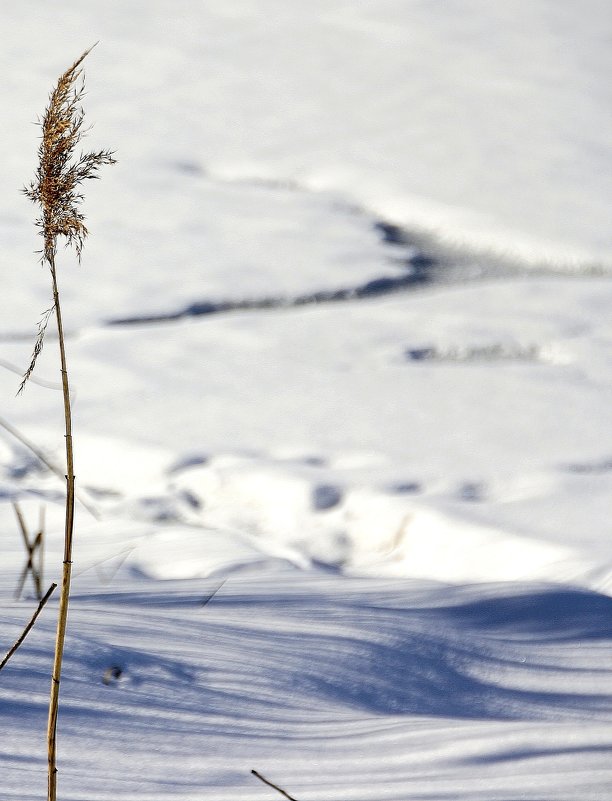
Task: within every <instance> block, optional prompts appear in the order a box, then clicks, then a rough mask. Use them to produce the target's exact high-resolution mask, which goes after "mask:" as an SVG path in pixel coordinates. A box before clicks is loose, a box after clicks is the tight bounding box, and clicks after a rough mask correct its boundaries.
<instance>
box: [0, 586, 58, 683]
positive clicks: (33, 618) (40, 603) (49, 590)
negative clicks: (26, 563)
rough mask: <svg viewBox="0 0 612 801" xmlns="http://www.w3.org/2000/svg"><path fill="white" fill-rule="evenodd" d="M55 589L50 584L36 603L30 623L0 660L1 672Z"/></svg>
mask: <svg viewBox="0 0 612 801" xmlns="http://www.w3.org/2000/svg"><path fill="white" fill-rule="evenodd" d="M56 587H57V584H52V585H51V586H50V587H49V589H48V590H47V592H46V593H45V594H44V596H43V597H42V598H41V599H40V601H39V603H38V607H37V608H36V611H35V612H34V614H33V615H32V617H31V618H30V622H29V623H28V625H27V626H26V627H25V628H24V630H23V631H22V632H21V634H20V635H19V637H18V638H17V639H16V640H15V643H14V645H13V646H12V647H11V648H10V649H9V650H8V651H7V653H6V656H5V657H4V659H3V660H2V662H0V670H2V668H3V667H4V666H5V665H6V663H7V662H8V661H9V659H10V658H11V657H12V656H13V654H14V653H15V651H16V650H17V649H18V648H19V646H20V645H21V643H22V642H23V641H24V640H25V638H26V637H27V636H28V634H29V633H30V629H31V628H32V626H33V625H34V623H36V618H37V617H38V616H39V615H40V613H41V612H42V609H43V606H44V605H45V604H46V603H47V601H48V600H49V598H50V597H51V594H52V593H53V590H54V589H55V588H56Z"/></svg>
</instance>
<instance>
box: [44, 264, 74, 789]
mask: <svg viewBox="0 0 612 801" xmlns="http://www.w3.org/2000/svg"><path fill="white" fill-rule="evenodd" d="M49 267H50V270H51V280H52V282H53V302H54V305H55V320H56V323H57V333H58V339H59V350H60V362H61V372H62V389H63V395H64V422H65V427H66V434H65V436H66V522H65V529H64V562H63V569H62V589H61V592H60V601H59V612H58V619H57V634H56V638H55V656H54V659H53V672H52V674H51V696H50V699H49V719H48V722H47V743H48V762H49V776H48V778H49V783H48V800H49V801H55V799H56V797H57V767H56V733H57V715H58V711H59V690H60V677H61V674H62V659H63V656H64V640H65V638H66V623H67V620H68V602H69V598H70V581H71V578H72V537H73V531H74V458H73V452H72V412H71V408H70V386H69V384H68V370H67V367H66V348H65V344H64V328H63V325H62V310H61V306H60V300H59V292H58V288H57V275H56V272H55V258H54V257H52V258H51V260H50V263H49Z"/></svg>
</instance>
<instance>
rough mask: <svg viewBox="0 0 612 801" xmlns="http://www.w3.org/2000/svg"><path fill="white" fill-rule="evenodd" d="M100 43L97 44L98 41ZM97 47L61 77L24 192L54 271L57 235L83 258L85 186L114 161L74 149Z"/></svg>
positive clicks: (43, 255)
mask: <svg viewBox="0 0 612 801" xmlns="http://www.w3.org/2000/svg"><path fill="white" fill-rule="evenodd" d="M94 47H95V45H94ZM92 49H93V48H91V47H90V48H89V50H86V51H85V52H84V53H83V55H82V56H80V58H78V59H77V60H76V61H75V62H74V64H73V65H72V66H71V67H69V68H68V69H67V70H66V72H64V74H63V75H62V76H61V77H60V79H59V80H58V82H57V85H56V87H55V89H54V90H53V91H52V92H51V95H50V96H49V104H48V106H47V108H46V110H45V113H44V115H43V117H42V119H41V120H40V122H39V124H40V127H41V129H42V137H41V142H40V146H39V148H38V167H37V169H36V175H35V178H34V180H33V181H32V183H31V184H30V185H29V186H27V187H26V188H25V189H24V190H23V192H24V194H25V195H27V197H29V198H30V200H32V201H33V202H34V203H36V204H37V205H38V206H40V208H41V215H40V217H39V218H38V219H37V220H36V226H37V228H38V229H39V233H40V235H41V236H42V238H43V247H42V250H41V251H40V253H41V262H42V263H43V264H45V263H46V264H48V266H49V268H50V269H51V273H52V275H54V273H55V255H56V252H57V240H58V237H60V236H61V237H64V238H65V240H66V246H72V247H74V249H75V252H76V255H77V258H78V260H79V262H80V260H81V253H82V250H83V244H84V242H85V238H86V237H87V234H88V231H87V228H86V227H85V223H84V220H85V217H84V215H83V213H82V212H81V211H80V210H79V206H80V204H81V203H82V201H83V194H82V193H81V191H80V186H81V184H82V183H83V181H85V180H86V179H88V178H98V177H99V176H98V170H99V169H100V167H101V166H102V165H104V164H114V163H115V159H114V158H113V153H112V151H110V150H99V151H96V152H92V153H81V154H80V155H79V156H76V154H75V149H76V147H77V145H78V144H79V142H80V141H81V140H82V138H83V136H85V134H86V130H84V128H83V121H84V112H83V109H82V107H81V105H80V104H81V100H82V98H83V94H84V91H85V84H84V79H83V77H82V72H83V71H82V69H81V64H82V63H83V60H84V59H85V58H86V56H87V55H88V54H89V53H90V52H91V50H92ZM48 319H49V315H47V314H46V313H45V315H44V316H43V321H42V324H41V325H39V331H38V336H37V339H36V345H35V346H34V353H33V355H32V361H31V363H30V366H29V367H28V369H27V371H26V373H25V375H24V377H23V381H22V382H21V386H20V387H19V392H21V391H22V390H23V388H24V386H25V384H26V382H27V380H28V378H29V377H30V375H31V374H32V372H33V370H34V367H35V364H36V359H37V357H38V355H39V353H40V351H41V349H42V345H43V340H44V336H45V331H46V328H47V322H48Z"/></svg>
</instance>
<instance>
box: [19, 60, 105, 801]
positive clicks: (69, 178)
mask: <svg viewBox="0 0 612 801" xmlns="http://www.w3.org/2000/svg"><path fill="white" fill-rule="evenodd" d="M90 51H91V48H89V50H86V51H85V52H84V53H83V54H82V55H81V56H80V57H79V58H78V59H77V60H76V61H75V62H74V64H73V65H72V66H71V67H69V68H68V69H67V70H66V72H64V73H63V75H61V76H60V78H59V80H58V82H57V85H56V86H55V88H54V89H53V91H52V92H51V95H50V96H49V104H48V106H47V108H46V110H45V113H44V115H43V118H42V120H41V122H40V126H41V128H42V137H41V143H40V146H39V148H38V155H39V159H38V167H37V169H36V175H35V178H34V180H33V181H32V182H31V184H30V185H29V186H28V187H26V188H25V189H24V190H23V191H24V194H25V195H26V196H27V197H29V198H30V200H32V201H33V202H34V203H36V204H37V205H38V206H40V208H41V211H42V214H41V216H40V217H39V218H38V219H37V221H36V225H37V226H38V228H39V233H40V234H41V236H42V238H43V248H42V250H41V251H40V252H41V262H42V263H43V264H47V265H48V267H49V271H50V273H51V282H52V287H53V305H52V306H51V308H49V309H47V310H46V311H45V312H44V313H43V315H42V318H41V321H40V323H39V324H38V336H37V337H36V342H35V344H34V351H33V354H32V360H31V362H30V366H29V367H28V369H27V370H26V372H25V374H24V376H23V380H22V382H21V385H20V387H19V392H22V391H23V389H24V387H25V385H26V383H27V382H28V379H29V378H30V377H31V375H32V373H33V371H34V368H35V367H36V360H37V359H38V356H39V355H40V353H41V351H42V347H43V343H44V338H45V331H46V328H47V323H48V322H49V318H50V316H51V315H52V314H53V313H54V312H55V320H56V323H57V333H58V340H59V352H60V367H61V376H62V394H63V397H64V423H65V435H64V436H65V438H66V476H65V477H66V518H65V530H64V560H63V565H62V589H61V593H60V601H59V612H58V620H57V633H56V637H55V653H54V657H53V670H52V674H51V693H50V697H49V718H48V722H47V746H48V763H49V764H48V767H49V774H48V796H47V798H48V801H56V798H57V764H56V734H57V718H58V711H59V692H60V678H61V674H62V660H63V656H64V641H65V638H66V624H67V621H68V602H69V598H70V583H71V578H72V537H73V531H74V499H75V490H74V457H73V450H72V412H71V408H70V386H69V383H68V368H67V366H66V345H65V337H64V327H63V324H62V310H61V306H60V296H59V290H58V286H57V274H56V270H55V255H56V251H57V240H58V237H63V238H64V239H65V240H66V244H67V245H71V246H73V247H74V249H75V251H76V256H77V259H78V261H79V262H80V261H81V252H82V249H83V244H84V242H85V239H86V237H87V234H88V230H87V228H86V226H85V224H84V219H85V217H84V215H83V213H82V212H81V211H80V210H79V206H80V204H81V202H82V201H83V194H82V191H81V188H80V187H81V184H82V183H83V182H84V181H86V180H88V179H91V178H97V177H98V171H99V169H100V167H102V165H104V164H114V163H115V159H114V158H113V155H112V153H111V152H110V151H108V150H99V151H94V152H91V153H81V154H80V156H77V155H76V153H75V149H76V147H77V145H78V144H79V142H80V141H81V139H82V137H83V136H84V134H85V131H84V130H83V119H84V112H83V109H82V108H81V106H80V102H81V99H82V97H83V92H84V82H83V80H82V79H81V80H80V81H79V79H80V78H81V76H82V69H81V65H82V63H83V60H84V59H85V58H86V56H87V55H88V53H89V52H90Z"/></svg>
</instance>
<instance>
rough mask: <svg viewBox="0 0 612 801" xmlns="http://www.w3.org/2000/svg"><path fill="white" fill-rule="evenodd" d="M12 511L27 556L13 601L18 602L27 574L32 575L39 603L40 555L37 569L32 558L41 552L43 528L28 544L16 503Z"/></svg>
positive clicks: (26, 531)
mask: <svg viewBox="0 0 612 801" xmlns="http://www.w3.org/2000/svg"><path fill="white" fill-rule="evenodd" d="M13 509H14V510H15V515H16V517H17V522H18V523H19V529H20V531H21V536H22V538H23V543H24V545H25V549H26V551H27V554H28V558H27V561H26V563H25V566H24V568H23V570H22V572H21V576H20V577H19V582H18V584H17V590H16V591H15V599H16V600H18V599H19V598H20V597H21V593H22V592H23V586H24V584H25V580H26V578H27V577H28V573H29V572H31V573H32V580H33V582H34V590H35V592H36V600H37V601H40V599H41V598H42V553H41V555H40V557H39V567H38V568H37V567H35V566H34V557H35V554H36V551H38V550H40V551H42V541H43V528H42V525H41V527H40V530H39V531H38V533H37V534H36V536H35V537H34V540H33V541H32V542H30V537H29V535H28V529H27V527H26V524H25V520H24V517H23V513H22V511H21V509H20V507H19V504H18V503H17V502H15V503H13Z"/></svg>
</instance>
